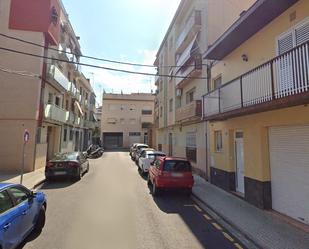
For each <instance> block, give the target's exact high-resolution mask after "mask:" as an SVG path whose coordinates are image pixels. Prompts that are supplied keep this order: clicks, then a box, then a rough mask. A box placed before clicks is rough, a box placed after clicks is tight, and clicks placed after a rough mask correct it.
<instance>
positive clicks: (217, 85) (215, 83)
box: [213, 75, 222, 90]
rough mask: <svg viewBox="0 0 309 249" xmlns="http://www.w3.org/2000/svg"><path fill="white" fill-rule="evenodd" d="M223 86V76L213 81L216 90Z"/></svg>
mask: <svg viewBox="0 0 309 249" xmlns="http://www.w3.org/2000/svg"><path fill="white" fill-rule="evenodd" d="M221 84H222V76H221V75H220V76H219V77H217V78H215V79H214V80H213V89H214V90H215V89H218V88H220V86H221Z"/></svg>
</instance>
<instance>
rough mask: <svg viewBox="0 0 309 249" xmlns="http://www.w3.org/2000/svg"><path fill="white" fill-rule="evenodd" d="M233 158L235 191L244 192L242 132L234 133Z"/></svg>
mask: <svg viewBox="0 0 309 249" xmlns="http://www.w3.org/2000/svg"><path fill="white" fill-rule="evenodd" d="M235 158H236V191H237V192H240V193H245V181H244V178H245V168H244V141H243V132H239V131H238V132H236V134H235Z"/></svg>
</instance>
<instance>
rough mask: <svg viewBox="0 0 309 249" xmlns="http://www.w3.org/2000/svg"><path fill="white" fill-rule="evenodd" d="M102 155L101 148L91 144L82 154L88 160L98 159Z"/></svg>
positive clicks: (102, 150)
mask: <svg viewBox="0 0 309 249" xmlns="http://www.w3.org/2000/svg"><path fill="white" fill-rule="evenodd" d="M103 153H104V149H103V147H101V146H100V145H95V144H91V145H90V146H89V147H88V148H87V150H86V151H84V152H83V154H84V156H85V157H86V158H89V159H97V158H100V157H101V156H102V155H103Z"/></svg>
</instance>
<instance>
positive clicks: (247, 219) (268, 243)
mask: <svg viewBox="0 0 309 249" xmlns="http://www.w3.org/2000/svg"><path fill="white" fill-rule="evenodd" d="M194 180H195V185H194V187H193V195H194V196H195V197H197V198H198V199H199V200H201V201H202V202H203V203H205V204H206V206H208V207H209V208H211V209H212V210H213V211H215V212H216V213H217V214H218V215H219V216H221V217H222V218H223V219H225V220H226V221H227V222H228V223H230V224H231V225H233V226H235V227H236V228H237V229H239V230H240V231H241V232H242V233H243V234H245V235H246V236H247V237H248V238H249V239H251V240H252V241H254V242H255V243H256V244H258V245H259V246H261V248H266V249H277V248H278V249H309V234H308V233H306V232H305V231H302V230H300V229H297V228H296V227H294V226H292V225H290V224H288V223H286V222H284V221H282V220H280V219H278V218H277V217H275V216H274V215H273V214H271V212H269V211H265V210H261V209H258V208H256V207H254V206H253V205H251V204H249V203H247V202H245V201H244V200H242V199H240V198H238V197H236V196H234V195H232V194H230V193H228V192H226V191H224V190H222V189H220V188H218V187H216V186H214V185H212V184H210V183H208V182H207V181H205V180H204V179H203V178H201V177H199V176H196V175H195V176H194Z"/></svg>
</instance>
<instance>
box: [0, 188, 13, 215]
mask: <svg viewBox="0 0 309 249" xmlns="http://www.w3.org/2000/svg"><path fill="white" fill-rule="evenodd" d="M13 206H14V205H13V203H12V200H11V198H10V196H9V195H8V193H7V192H6V191H2V192H0V214H2V213H4V212H6V211H7V210H9V209H10V208H12V207H13Z"/></svg>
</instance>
